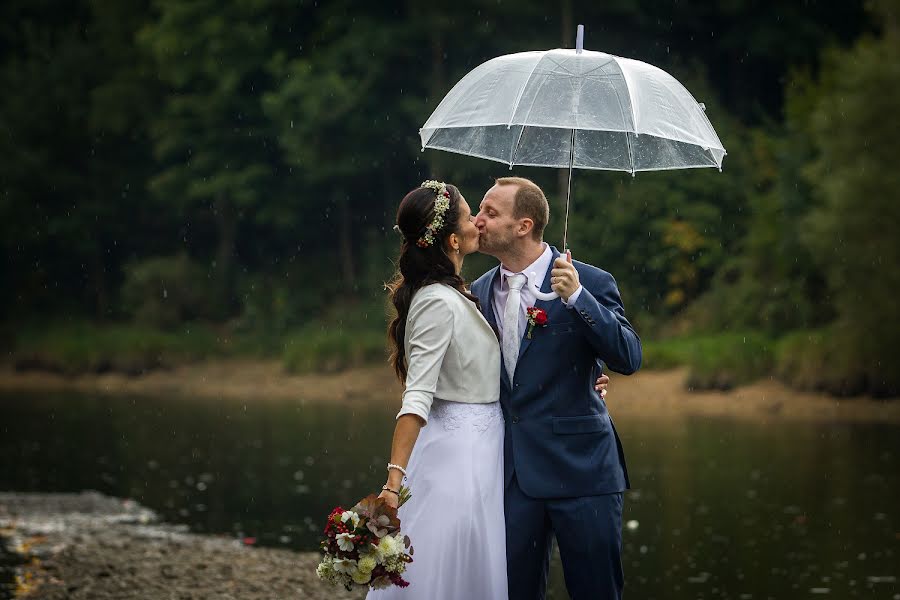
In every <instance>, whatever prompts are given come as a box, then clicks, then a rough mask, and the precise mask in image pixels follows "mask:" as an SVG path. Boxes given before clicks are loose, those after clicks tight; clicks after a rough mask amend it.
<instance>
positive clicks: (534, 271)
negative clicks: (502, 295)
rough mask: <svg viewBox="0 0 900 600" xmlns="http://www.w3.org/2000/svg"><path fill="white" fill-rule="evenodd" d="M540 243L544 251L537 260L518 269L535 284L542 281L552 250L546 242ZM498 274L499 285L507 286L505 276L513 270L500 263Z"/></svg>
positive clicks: (512, 273) (548, 265) (539, 283)
mask: <svg viewBox="0 0 900 600" xmlns="http://www.w3.org/2000/svg"><path fill="white" fill-rule="evenodd" d="M541 244H542V245H543V246H544V251H543V252H542V253H541V255H540V256H538V257H537V260H535V261H534V262H533V263H531V264H530V265H528V266H527V267H525V268H524V269H522V270H521V271H520V272H521V273H523V274H525V276H527V277H528V281H530V282H531V283H536V284H537V285H541V283H543V281H544V276H545V275H546V274H547V269H549V268H550V259H552V258H553V251H552V250H551V249H550V245H549V244H547V242H541ZM500 275H501V277H500V281H501V286H504V287H508V286H507V285H506V278H507V277H509V276H510V275H515V272H513V271H510V270H509V269H507V268H506V267H505V266H503V264H501V265H500Z"/></svg>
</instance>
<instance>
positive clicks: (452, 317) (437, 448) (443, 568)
mask: <svg viewBox="0 0 900 600" xmlns="http://www.w3.org/2000/svg"><path fill="white" fill-rule="evenodd" d="M406 351H407V357H408V365H409V375H408V377H407V382H406V391H405V392H404V403H403V406H404V408H403V410H401V412H400V414H406V413H413V414H419V415H420V416H422V417H423V418H426V419H427V424H426V426H425V427H423V428H422V430H421V432H420V433H419V437H418V439H417V441H416V444H415V446H414V447H413V452H412V456H411V457H410V460H409V464H408V465H407V469H406V470H407V473H408V479H407V481H406V485H407V486H409V488H410V491H411V492H412V497H411V498H410V500H409V501H408V502H407V503H406V504H404V505H403V506H402V507H400V511H399V517H400V522H401V525H400V529H401V531H402V532H404V533H405V534H406V535H408V536H409V537H410V539H411V541H412V545H413V548H414V550H415V552H414V554H413V562H412V563H410V564H409V565H408V567H407V570H406V573H404V575H403V578H404V579H406V580H407V581H408V582H409V583H410V585H409V586H408V587H406V588H398V587H395V586H392V587H389V588H387V589H383V590H373V591H370V592H369V594H368V596H367V598H368V599H369V600H394V599H396V600H410V599H416V600H419V599H421V600H494V599H496V600H506V599H507V597H508V594H507V579H506V526H505V523H504V518H503V430H504V426H503V425H504V424H503V414H502V413H501V410H500V404H499V402H498V399H499V382H500V350H499V344H498V342H497V338H496V336H495V334H494V332H493V330H492V329H491V328H490V326H489V325H488V324H487V322H486V321H485V320H484V317H483V316H482V315H481V313H480V312H479V311H478V309H477V308H476V307H475V305H474V304H473V303H472V302H471V301H469V300H468V299H466V298H465V297H464V296H462V295H461V294H459V292H457V291H456V290H454V289H453V288H450V287H448V286H444V285H440V284H435V285H432V286H427V287H425V288H422V289H421V290H419V292H417V294H416V296H415V297H414V298H413V305H412V306H411V308H410V313H409V316H408V317H407V339H406ZM398 416H399V415H398Z"/></svg>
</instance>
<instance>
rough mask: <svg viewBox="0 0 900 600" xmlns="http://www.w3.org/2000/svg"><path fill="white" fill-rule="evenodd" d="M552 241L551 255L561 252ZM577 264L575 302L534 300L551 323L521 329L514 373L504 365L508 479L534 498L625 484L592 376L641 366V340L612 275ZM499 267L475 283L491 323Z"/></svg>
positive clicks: (545, 288) (613, 437)
mask: <svg viewBox="0 0 900 600" xmlns="http://www.w3.org/2000/svg"><path fill="white" fill-rule="evenodd" d="M551 248H552V250H553V260H554V261H555V260H556V258H558V257H559V251H558V250H557V249H556V248H553V247H552V246H551ZM573 264H574V265H575V269H576V270H577V271H578V277H579V279H580V281H581V285H582V286H583V287H584V289H583V290H582V292H581V294H580V295H579V297H578V300H577V301H576V302H575V305H574V307H572V308H568V307H566V306H565V305H564V304H563V303H562V302H561V301H559V300H550V301H541V300H538V301H537V303H536V306H537V307H538V308H542V309H544V310H545V311H546V312H547V317H548V323H547V325H546V326H545V327H537V326H535V327H534V328H533V330H532V336H531V338H530V339H529V337H528V329H526V333H525V336H524V337H523V338H522V342H521V344H520V348H519V358H518V362H517V364H516V371H515V373H514V374H513V380H512V381H510V380H509V377H508V375H507V374H506V369H502V368H501V369H500V372H501V373H500V403H501V406H502V407H503V413H504V417H505V419H506V435H505V440H504V471H505V478H506V483H507V484H509V482H510V480H511V479H512V476H513V474H515V475H516V476H517V477H518V480H519V486H520V487H521V488H522V491H524V492H525V493H526V494H528V495H529V496H532V497H535V498H571V497H578V496H590V495H598V494H609V493H613V492H621V491H623V490H625V489H626V488H628V485H629V483H628V472H627V469H626V466H625V454H624V452H623V450H622V444H621V442H620V441H619V436H618V434H617V433H616V430H615V427H614V426H613V423H612V419H610V417H609V413H608V412H607V410H606V403H605V402H604V401H603V400H602V399H601V398H600V395H599V394H598V393H597V392H596V391H595V390H594V381H595V380H596V378H597V377H598V376H599V375H600V373H602V369H603V363H606V365H607V366H608V367H609V368H610V369H611V370H613V371H616V372H618V373H622V374H625V375H629V374H631V373H634V372H635V371H637V370H638V368H640V365H641V341H640V338H638V335H637V333H635V331H634V329H633V328H632V326H631V324H630V323H629V322H628V320H627V319H626V318H625V309H624V308H623V306H622V300H621V297H620V295H619V290H618V288H617V286H616V282H615V279H613V277H612V275H610V274H609V273H607V272H606V271H603V270H601V269H598V268H596V267H593V266H591V265H588V264H586V263H583V262H579V261H573ZM552 268H553V265H552V263H551V266H550V268H549V269H547V273H546V275H545V277H544V281H543V285H542V286H541V291H544V292H548V291H550V271H551V270H552ZM499 273H500V267H499V266H497V267H495V268H494V269H492V270H490V271H488V272H487V273H485V274H484V275H482V276H481V277H480V278H479V279H478V280H477V281H475V282H474V283H473V284H472V293H473V294H475V295H476V296H478V299H479V301H480V302H481V309H482V312H483V313H484V315H485V318H486V319H487V321H488V322H489V323H491V325H492V326H493V327H495V328H496V323H497V316H496V315H495V314H494V311H493V308H492V306H493V302H492V300H493V290H494V281H495V279H496V278H497V277H498V276H499ZM601 361H602V362H601Z"/></svg>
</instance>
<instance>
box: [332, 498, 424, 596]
mask: <svg viewBox="0 0 900 600" xmlns="http://www.w3.org/2000/svg"><path fill="white" fill-rule="evenodd" d="M400 492H401V495H400V504H401V505H402V504H403V503H404V502H405V501H406V500H408V499H409V490H408V489H407V488H402V489H401V490H400ZM321 546H322V551H323V552H324V553H325V556H324V558H323V559H322V562H320V563H319V566H318V567H317V568H316V574H317V575H318V576H319V577H320V578H321V579H324V580H325V581H327V582H329V583H332V584H341V585H343V586H344V587H345V588H347V589H348V590H350V589H352V588H353V586H354V584H355V585H360V586H363V585H365V586H369V587H371V588H372V589H379V588H386V587H388V586H390V585H396V586H399V587H406V586H408V585H409V582H407V581H405V580H404V579H403V577H401V575H402V574H403V572H404V571H405V570H406V565H407V564H408V563H411V562H412V560H413V559H412V555H413V548H412V546H411V545H410V541H409V536H402V537H401V533H400V519H398V518H397V509H396V508H393V507H391V506H388V504H387V503H386V502H385V501H384V499H382V498H378V497H377V496H375V495H374V494H373V495H370V496H366V497H365V498H363V499H362V500H360V501H359V502H358V503H357V504H356V506H354V507H353V508H351V509H350V510H344V509H343V508H341V507H340V506H338V507H337V508H335V509H334V510H333V511H331V514H330V515H328V523H327V524H326V525H325V539H323V540H322V542H321Z"/></svg>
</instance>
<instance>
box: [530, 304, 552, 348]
mask: <svg viewBox="0 0 900 600" xmlns="http://www.w3.org/2000/svg"><path fill="white" fill-rule="evenodd" d="M525 313H526V314H527V315H528V339H529V340H530V339H531V332H532V331H534V326H535V325H537V326H538V327H546V326H547V311H546V310H544V309H543V308H538V307H537V306H532V307H531V308H529V309H528V310H526V311H525Z"/></svg>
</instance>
